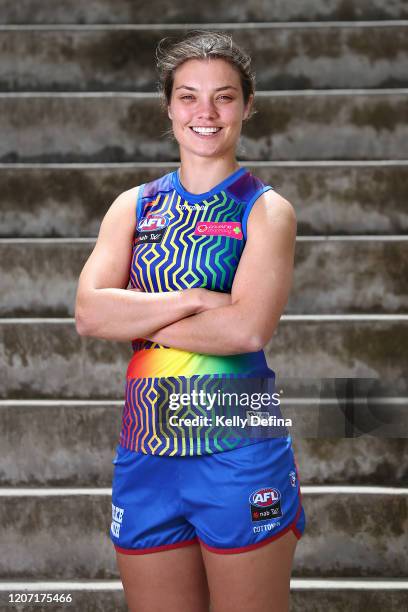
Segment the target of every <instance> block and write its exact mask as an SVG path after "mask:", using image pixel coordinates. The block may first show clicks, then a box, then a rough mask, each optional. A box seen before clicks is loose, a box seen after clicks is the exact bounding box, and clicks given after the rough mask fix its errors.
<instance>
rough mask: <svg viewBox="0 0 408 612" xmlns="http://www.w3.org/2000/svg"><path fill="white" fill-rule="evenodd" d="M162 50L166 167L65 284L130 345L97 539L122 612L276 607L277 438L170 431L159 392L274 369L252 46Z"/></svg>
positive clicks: (82, 321)
mask: <svg viewBox="0 0 408 612" xmlns="http://www.w3.org/2000/svg"><path fill="white" fill-rule="evenodd" d="M158 60H159V62H158V68H159V71H160V86H161V92H162V94H163V100H164V104H165V107H166V110H167V113H168V117H169V119H170V121H171V125H172V131H173V134H174V137H175V139H176V140H177V142H178V145H179V149H180V167H179V168H178V169H177V170H176V171H174V172H170V173H168V174H166V175H164V176H162V177H160V178H158V179H157V180H155V181H152V182H150V183H146V184H143V185H139V186H137V187H135V188H133V189H130V190H128V191H125V192H124V193H122V194H121V195H119V197H118V198H117V199H116V200H115V201H114V202H113V204H112V205H111V207H110V209H109V210H108V212H107V214H106V216H105V217H104V219H103V221H102V224H101V228H100V232H99V236H98V240H97V243H96V246H95V248H94V250H93V252H92V254H91V256H90V257H89V259H88V261H87V262H86V264H85V266H84V269H83V271H82V273H81V276H80V279H79V286H78V293H77V304H76V324H77V330H78V333H80V334H81V335H85V336H96V337H100V338H105V339H112V340H116V341H118V340H119V341H132V346H133V349H134V354H133V357H132V359H131V360H130V363H129V366H128V370H127V382H126V401H125V406H124V410H123V418H122V429H121V432H120V441H119V444H118V446H117V449H116V451H117V453H116V457H115V459H114V461H113V463H114V465H115V469H114V479H113V487H112V524H111V529H110V537H111V539H112V542H113V543H114V546H115V550H116V555H117V562H118V567H119V570H120V575H121V579H122V582H123V586H124V591H125V596H126V600H127V603H128V606H129V610H130V611H131V612H136V611H137V612H162V611H163V612H164V611H165V612H179V611H180V610H182V611H183V612H208V609H209V605H210V603H211V612H229V611H234V612H239V611H245V612H247V611H251V612H268V611H271V612H272V611H273V612H285V611H287V610H288V606H289V603H288V602H289V585H290V575H291V568H292V561H293V556H294V553H295V548H296V544H297V542H298V539H299V538H300V537H301V535H302V533H303V531H304V528H305V515H304V511H303V507H302V503H301V491H300V486H299V478H298V473H297V468H296V462H295V458H294V454H293V449H292V444H291V438H290V436H288V435H287V436H282V437H271V438H268V439H265V438H263V439H262V438H258V439H251V438H249V437H248V436H242V437H238V438H236V439H235V438H234V439H231V438H230V437H229V436H228V435H227V434H225V433H224V432H223V431H221V432H220V429H219V428H214V427H212V426H211V424H210V425H208V426H207V427H206V426H203V427H200V428H195V429H194V428H188V427H187V429H186V428H184V429H183V427H182V426H181V425H179V424H178V423H179V422H178V421H177V420H176V421H174V419H173V420H172V421H170V416H173V417H175V416H176V415H179V414H182V412H183V411H182V410H181V411H180V410H179V411H170V410H169V397H171V393H172V392H175V391H177V392H178V391H180V390H186V389H187V390H190V392H191V389H192V387H194V389H196V388H198V387H196V386H195V385H196V383H197V384H198V386H200V385H201V387H200V388H212V387H211V385H212V384H213V383H214V381H217V380H218V381H219V380H220V379H224V378H226V379H228V378H230V379H234V377H236V379H239V378H245V377H248V378H249V377H254V376H255V377H256V376H259V377H262V376H265V377H268V376H270V375H271V372H272V371H271V370H270V369H269V368H268V366H267V364H266V360H265V355H264V351H263V347H264V346H265V344H266V343H267V342H268V341H269V340H270V338H271V337H272V335H273V333H274V331H275V329H276V327H277V325H278V323H279V319H280V317H281V315H282V312H283V310H284V308H285V306H286V303H287V300H288V296H289V292H290V288H291V284H292V273H293V260H294V249H295V240H296V217H295V213H294V210H293V207H292V205H291V204H290V203H289V202H288V201H287V200H286V199H284V198H283V197H281V196H280V195H278V194H277V193H276V192H275V191H274V190H273V188H272V187H271V186H268V185H265V184H264V183H262V181H260V179H258V178H257V177H255V176H253V175H252V174H251V173H250V172H249V171H248V170H247V169H246V168H245V167H240V166H239V164H238V163H237V161H236V149H237V145H238V141H239V137H240V134H241V129H242V123H243V121H245V120H246V119H248V117H249V116H250V115H251V112H252V108H253V100H254V77H253V74H252V73H251V71H250V58H249V57H248V56H247V55H246V54H245V53H244V52H243V51H242V50H240V49H239V48H238V47H237V46H236V45H235V44H234V43H233V41H232V40H231V38H230V37H229V36H228V35H226V34H223V33H216V32H205V31H201V32H193V33H190V34H189V35H187V36H186V37H185V38H184V39H183V40H181V41H178V42H176V43H173V44H172V45H171V46H170V47H168V48H167V49H164V48H163V46H162V45H159V48H158ZM129 278H130V284H131V290H127V287H128V282H129ZM272 374H273V372H272ZM200 410H201V408H199V412H200ZM202 413H205V410H203V411H202ZM187 416H188V414H187ZM186 432H187V433H186Z"/></svg>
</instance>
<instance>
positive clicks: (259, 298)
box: [147, 191, 296, 355]
mask: <svg viewBox="0 0 408 612" xmlns="http://www.w3.org/2000/svg"><path fill="white" fill-rule="evenodd" d="M295 243H296V215H295V212H294V209H293V207H292V205H291V204H290V202H288V201H287V200H285V199H284V198H282V197H281V196H280V195H279V194H277V193H276V192H274V191H268V192H266V193H264V194H263V195H262V196H260V198H259V199H258V200H257V202H256V203H255V205H254V207H253V209H252V210H251V212H250V215H249V217H248V239H247V243H246V245H245V248H244V251H243V254H242V257H241V260H240V262H239V266H238V269H237V272H236V274H235V278H234V282H233V286H232V293H231V303H230V304H229V305H228V304H227V305H226V306H222V307H220V308H214V309H212V310H208V311H205V312H201V313H198V314H195V315H193V316H190V317H188V318H186V319H183V320H182V321H178V322H176V323H173V324H171V325H169V326H167V327H164V328H163V329H160V330H159V331H156V332H155V333H153V334H149V335H148V336H147V338H148V339H149V340H153V341H155V342H159V343H161V344H165V345H167V346H172V347H175V348H179V349H182V350H187V351H194V352H198V353H209V354H213V355H232V354H238V353H243V352H252V351H257V350H260V349H262V348H263V347H264V346H265V344H266V343H267V342H268V341H269V340H270V338H271V337H272V335H273V333H274V331H275V329H276V328H277V326H278V323H279V319H280V317H281V315H282V313H283V311H284V309H285V306H286V304H287V301H288V298H289V293H290V289H291V286H292V278H293V263H294V251H295Z"/></svg>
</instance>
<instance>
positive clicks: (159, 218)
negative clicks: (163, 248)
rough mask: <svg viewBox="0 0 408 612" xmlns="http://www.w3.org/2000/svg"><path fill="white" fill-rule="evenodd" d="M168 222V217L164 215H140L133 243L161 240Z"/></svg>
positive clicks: (157, 241)
mask: <svg viewBox="0 0 408 612" xmlns="http://www.w3.org/2000/svg"><path fill="white" fill-rule="evenodd" d="M168 224H169V218H168V217H165V216H164V215H149V216H147V217H142V218H141V219H140V221H139V222H138V224H137V228H136V234H135V240H134V244H135V245H136V244H143V243H144V242H148V243H153V244H154V243H156V244H157V243H159V242H161V241H162V240H163V236H164V233H165V231H166V228H167V226H168Z"/></svg>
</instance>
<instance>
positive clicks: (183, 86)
mask: <svg viewBox="0 0 408 612" xmlns="http://www.w3.org/2000/svg"><path fill="white" fill-rule="evenodd" d="M177 89H188V90H189V91H197V89H196V88H195V87H189V86H188V85H179V86H178V87H176V90H177ZM224 89H235V90H236V91H238V89H237V88H236V87H233V85H225V86H223V87H217V88H216V90H215V91H222V90H224Z"/></svg>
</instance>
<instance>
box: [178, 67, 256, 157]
mask: <svg viewBox="0 0 408 612" xmlns="http://www.w3.org/2000/svg"><path fill="white" fill-rule="evenodd" d="M252 101H253V95H252V94H251V95H250V97H249V100H248V104H247V106H245V104H244V98H243V93H242V86H241V79H240V76H239V73H238V70H236V69H235V68H234V67H233V66H232V65H231V64H230V63H229V62H227V61H225V60H223V59H218V58H217V59H209V60H207V59H205V60H202V59H191V60H187V61H186V62H184V63H183V64H181V66H179V67H178V68H177V69H176V70H175V72H174V82H173V90H172V95H171V100H170V104H169V105H168V116H169V118H170V119H171V120H172V124H173V133H174V136H175V138H176V140H177V142H178V143H179V145H180V155H181V156H183V155H184V154H185V153H187V154H193V155H197V156H200V157H224V158H225V157H229V156H230V157H231V158H235V149H236V145H237V142H238V139H239V136H240V133H241V129H242V121H243V119H246V118H247V116H248V114H249V112H250V108H251V105H252ZM200 128H201V129H200Z"/></svg>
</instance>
